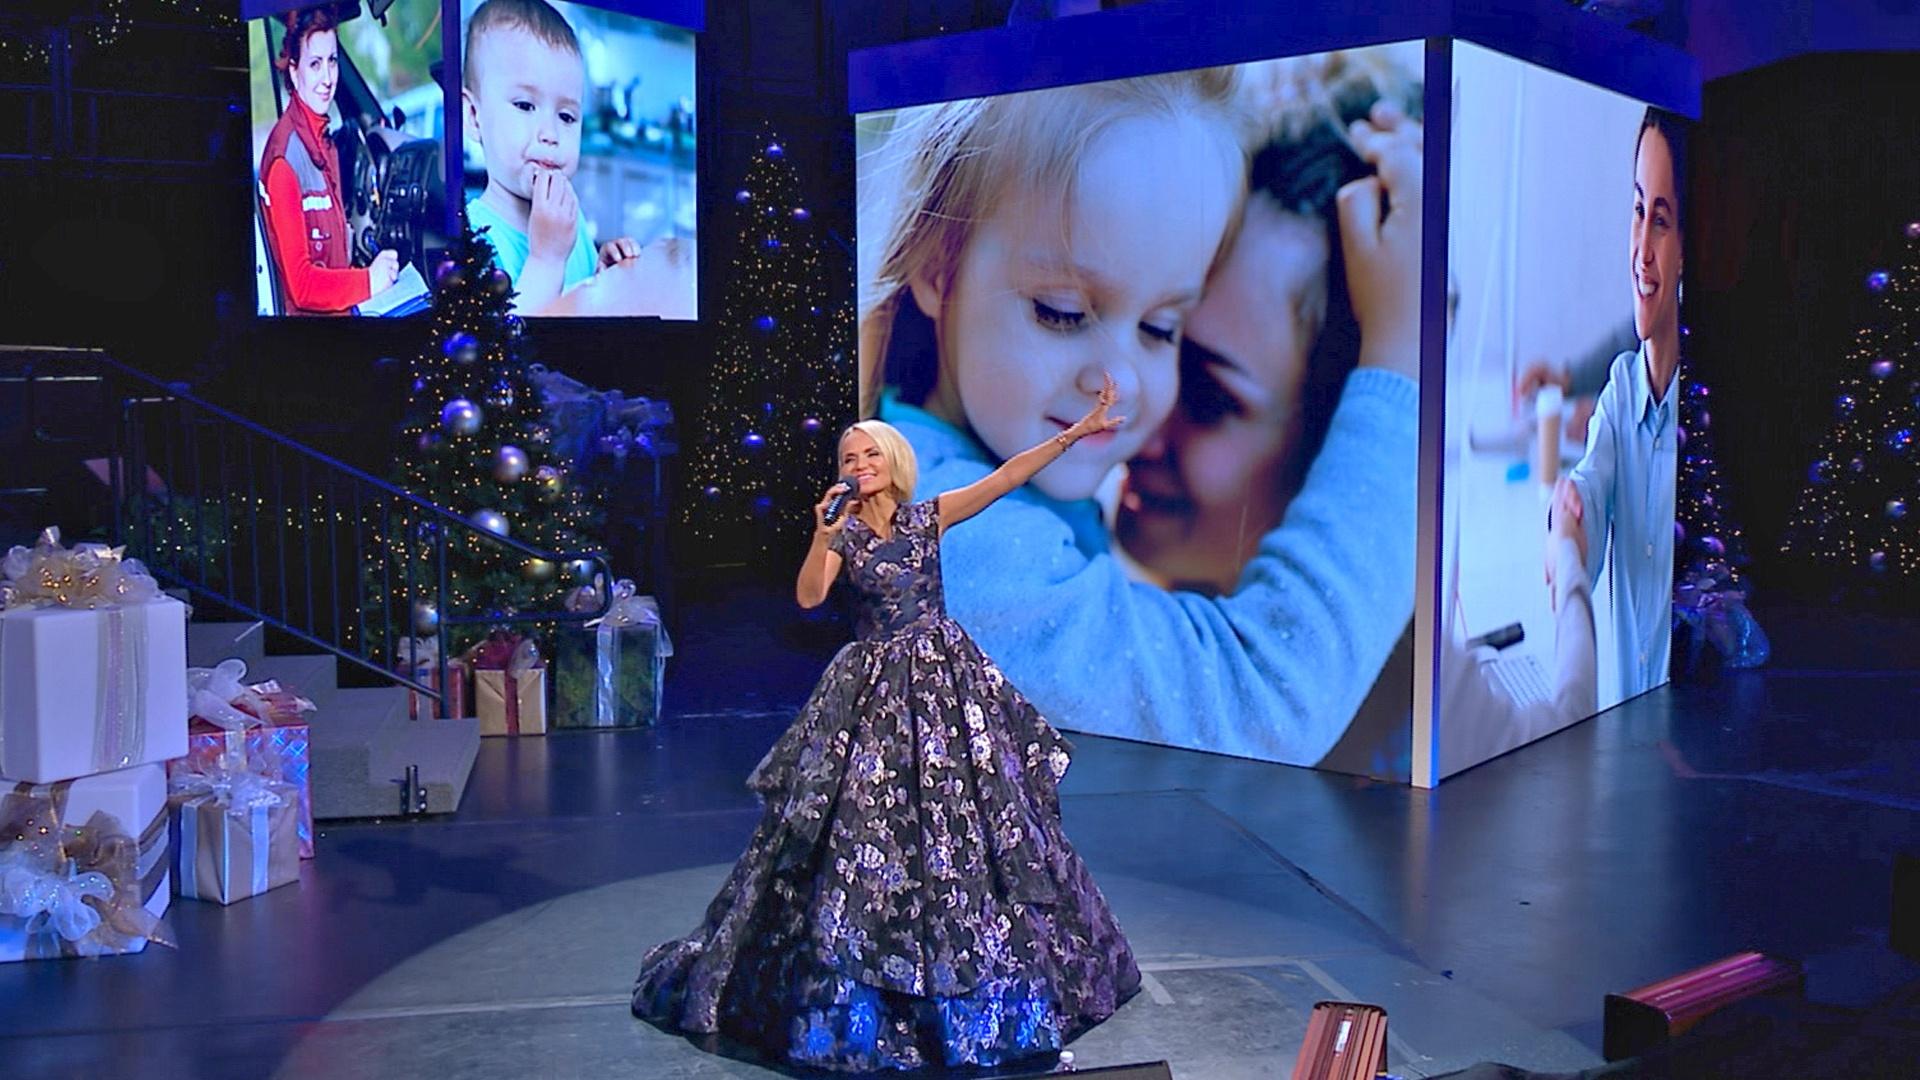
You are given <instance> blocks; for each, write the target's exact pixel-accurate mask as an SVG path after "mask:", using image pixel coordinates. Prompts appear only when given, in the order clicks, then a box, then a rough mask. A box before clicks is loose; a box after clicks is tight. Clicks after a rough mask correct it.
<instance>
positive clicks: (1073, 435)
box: [1066, 372, 1127, 442]
mask: <svg viewBox="0 0 1920 1080" xmlns="http://www.w3.org/2000/svg"><path fill="white" fill-rule="evenodd" d="M1102 379H1103V382H1102V385H1101V387H1100V393H1099V395H1098V397H1097V399H1096V400H1095V402H1094V406H1093V409H1092V410H1091V411H1089V412H1088V413H1087V415H1085V416H1083V417H1081V418H1080V419H1079V420H1078V421H1075V423H1074V424H1073V426H1072V427H1070V428H1068V429H1067V430H1066V436H1067V438H1068V440H1069V441H1073V442H1078V441H1079V440H1081V439H1084V438H1086V437H1087V436H1089V435H1098V434H1100V433H1101V432H1103V431H1112V430H1113V429H1114V428H1117V427H1119V426H1120V425H1121V424H1124V423H1126V422H1127V418H1126V417H1124V416H1108V415H1107V410H1108V409H1111V408H1113V404H1114V402H1116V401H1118V400H1119V399H1120V391H1119V389H1118V388H1117V387H1115V386H1114V382H1113V373H1112V372H1104V373H1102Z"/></svg>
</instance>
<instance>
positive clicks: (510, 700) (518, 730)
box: [467, 631, 547, 735]
mask: <svg viewBox="0 0 1920 1080" xmlns="http://www.w3.org/2000/svg"><path fill="white" fill-rule="evenodd" d="M467 662H468V664H470V665H471V666H472V667H473V714H474V716H476V717H478V718H479V720H480V734H482V735H545V734H546V733H547V662H546V661H545V660H543V659H541V658H540V653H539V650H538V649H537V648H535V647H534V644H533V641H532V639H531V638H523V637H521V636H519V635H517V634H507V633H503V632H501V631H495V632H494V634H493V636H491V637H489V638H488V639H487V640H486V641H483V642H481V643H480V644H478V645H476V646H474V647H473V651H472V652H470V653H468V654H467Z"/></svg>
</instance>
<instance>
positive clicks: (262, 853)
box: [167, 758, 300, 904]
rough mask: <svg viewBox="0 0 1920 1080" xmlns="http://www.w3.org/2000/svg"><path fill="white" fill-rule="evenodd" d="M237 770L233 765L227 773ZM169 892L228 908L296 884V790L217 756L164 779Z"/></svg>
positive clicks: (298, 872)
mask: <svg viewBox="0 0 1920 1080" xmlns="http://www.w3.org/2000/svg"><path fill="white" fill-rule="evenodd" d="M236 765H239V766H241V767H229V766H236ZM167 789H168V793H169V794H168V798H169V800H170V801H171V802H172V804H173V806H174V809H175V811H176V814H175V816H174V825H173V828H174V830H175V832H174V843H173V846H174V852H175V856H174V861H175V866H174V871H173V880H174V886H175V890H176V891H177V892H179V894H180V895H181V896H183V897H190V898H192V899H196V900H211V901H213V902H214V903H217V904H231V903H233V902H234V901H236V900H244V899H246V898H247V897H250V896H258V895H260V894H261V893H264V892H266V891H267V890H269V889H274V888H278V887H279V886H281V885H289V884H292V883H293V882H295V881H298V880H300V834H299V817H298V808H299V805H300V798H299V791H298V790H297V789H295V788H294V786H293V785H291V784H287V783H283V782H281V781H279V780H275V779H272V778H271V777H268V776H263V775H261V774H259V773H255V772H249V771H246V769H245V768H244V766H243V765H242V763H236V762H235V761H233V759H231V758H223V759H222V760H221V761H219V762H217V763H216V764H215V766H214V767H213V768H212V769H204V770H203V769H186V770H181V771H177V772H175V773H174V774H173V776H171V777H170V778H169V779H168V781H167Z"/></svg>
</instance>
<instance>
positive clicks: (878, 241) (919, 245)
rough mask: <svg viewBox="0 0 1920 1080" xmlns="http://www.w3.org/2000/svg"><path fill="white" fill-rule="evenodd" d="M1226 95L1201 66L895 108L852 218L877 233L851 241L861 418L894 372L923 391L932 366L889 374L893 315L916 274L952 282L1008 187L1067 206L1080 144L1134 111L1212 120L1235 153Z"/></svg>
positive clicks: (1232, 112)
mask: <svg viewBox="0 0 1920 1080" xmlns="http://www.w3.org/2000/svg"><path fill="white" fill-rule="evenodd" d="M1236 88H1237V82H1236V76H1235V73H1234V69H1233V68H1203V69H1200V70H1195V71H1182V72H1175V73H1171V74H1166V75H1145V76H1140V77H1137V78H1131V79H1116V80H1113V81H1110V82H1100V83H1087V84H1085V85H1080V86H1063V87H1055V88H1052V89H1048V90H1035V91H1030V92H1027V93H1022V94H1007V95H1002V96H999V97H991V98H977V99H974V100H969V101H952V102H946V103H944V104H939V105H927V106H919V107H915V108H911V109H904V110H902V111H901V112H900V113H899V114H898V115H897V116H896V117H895V118H894V121H893V124H892V127H891V129H890V130H889V131H888V132H887V133H886V136H885V141H884V145H883V146H882V147H881V149H879V150H877V151H875V153H876V154H878V155H880V157H879V160H878V161H877V162H876V164H875V166H874V168H873V170H872V172H871V173H870V174H869V175H868V176H866V177H865V178H863V180H862V197H863V200H864V201H865V202H866V205H865V206H863V207H862V213H861V214H860V220H861V221H862V222H863V223H866V222H868V221H869V220H870V218H871V219H877V220H878V221H879V222H880V224H881V228H879V229H878V230H872V231H870V232H869V233H867V234H866V235H864V236H863V239H862V241H861V243H862V246H863V248H866V249H867V250H863V252H862V257H861V260H860V262H861V265H862V266H863V267H871V272H870V273H869V274H868V276H867V277H866V278H865V279H863V280H862V282H861V288H860V415H862V416H872V415H873V414H874V412H875V410H876V409H877V408H878V406H879V395H880V387H881V384H882V382H884V381H890V380H891V379H893V378H895V377H897V376H899V375H901V374H908V375H910V378H906V379H901V380H900V381H901V382H903V383H910V384H914V385H909V386H904V387H903V389H904V390H906V392H907V396H908V397H910V398H912V397H917V396H920V395H922V394H924V392H925V391H926V390H929V389H931V386H932V380H933V375H934V373H933V372H932V371H930V370H920V371H914V372H910V373H902V372H897V371H890V370H889V367H890V365H889V361H888V353H889V351H890V349H891V348H892V346H893V344H894V322H895V317H896V316H897V315H898V314H899V313H900V312H901V310H902V309H903V306H904V299H903V298H904V297H905V296H906V295H907V292H908V288H909V286H910V284H911V283H912V281H913V280H914V279H915V278H916V277H922V276H924V277H926V278H928V279H931V280H932V281H933V282H935V283H936V286H937V287H938V288H940V289H941V290H942V291H944V290H945V289H947V288H948V287H949V286H950V285H951V283H952V281H953V277H954V273H955V270H956V269H957V267H958V265H959V261H960V255H961V253H962V252H963V251H964V250H965V248H966V244H967V241H968V239H969V238H970V237H971V236H972V234H973V229H974V227H975V226H976V225H978V224H979V223H980V222H982V221H984V220H986V218H987V217H988V215H989V214H991V213H992V212H993V210H994V209H995V208H996V206H998V205H999V204H1002V203H1004V202H1005V201H1006V198H1005V196H1006V193H1007V192H1008V191H1010V190H1015V191H1043V192H1058V193H1059V195H1060V197H1061V199H1062V201H1063V202H1065V203H1070V202H1071V201H1072V199H1073V197H1074V183H1075V179H1076V177H1077V175H1078V173H1079V165H1080V161H1081V159H1082V158H1083V157H1084V156H1085V155H1086V151H1087V148H1088V147H1089V146H1090V145H1092V143H1093V141H1094V139H1095V138H1097V137H1098V136H1099V135H1100V134H1101V133H1102V132H1104V131H1105V130H1106V129H1107V128H1108V127H1110V126H1111V125H1113V124H1114V123H1115V122H1116V121H1119V120H1122V119H1125V118H1128V117H1133V116H1156V115H1159V116H1165V115H1172V114H1175V113H1178V112H1181V111H1185V110H1190V109H1197V110H1200V111H1203V112H1208V113H1212V114H1213V115H1214V116H1215V117H1216V118H1217V119H1219V120H1221V121H1222V122H1223V123H1224V125H1225V126H1226V127H1227V129H1228V132H1229V137H1230V141H1232V142H1233V144H1234V145H1235V146H1236V147H1238V145H1239V143H1240V142H1242V141H1243V140H1244V137H1245V131H1244V129H1243V121H1242V119H1241V116H1240V114H1239V113H1238V112H1237V110H1236V109H1235V108H1234V105H1235V103H1236ZM1241 171H1244V170H1241ZM1236 200H1237V194H1236ZM1236 219H1237V215H1236ZM1224 242H1225V238H1224V237H1223V238H1222V243H1223V244H1224ZM869 245H870V247H869ZM869 254H870V255H871V257H869ZM905 359H906V358H904V357H903V358H902V360H903V361H904V360H905ZM923 366H924V364H923Z"/></svg>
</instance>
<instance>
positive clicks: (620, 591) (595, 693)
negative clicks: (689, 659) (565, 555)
mask: <svg viewBox="0 0 1920 1080" xmlns="http://www.w3.org/2000/svg"><path fill="white" fill-rule="evenodd" d="M576 603H590V604H597V601H594V600H592V599H591V597H584V598H581V599H580V600H577V601H576ZM672 655H673V645H672V643H671V642H670V641H669V640H668V638H667V632H666V628H665V627H663V626H662V625H661V623H660V609H659V606H658V605H657V604H656V603H655V602H654V600H653V598H652V597H650V596H636V595H634V593H633V584H632V583H631V582H627V581H622V582H620V584H619V585H618V586H616V588H615V593H614V602H613V606H612V608H610V609H609V610H608V612H607V614H606V615H605V616H604V617H603V618H601V619H600V620H599V621H598V622H597V623H596V624H593V625H589V626H585V627H563V628H562V629H561V630H560V633H559V635H558V637H557V640H556V641H555V644H554V658H553V680H554V700H555V709H554V713H555V716H554V724H555V726H556V727H563V728H594V727H603V728H604V727H640V726H643V725H647V724H652V723H653V722H655V721H656V720H658V719H659V718H660V696H661V690H662V685H663V683H664V680H665V676H666V669H667V657H669V656H672Z"/></svg>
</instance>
